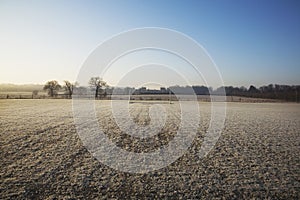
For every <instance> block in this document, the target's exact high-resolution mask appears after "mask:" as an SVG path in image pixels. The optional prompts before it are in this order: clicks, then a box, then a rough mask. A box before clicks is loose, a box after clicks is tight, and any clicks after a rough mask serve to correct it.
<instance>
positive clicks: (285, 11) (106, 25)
mask: <svg viewBox="0 0 300 200" xmlns="http://www.w3.org/2000/svg"><path fill="white" fill-rule="evenodd" d="M143 27H161V28H167V29H172V30H176V31H179V32H181V33H183V34H185V35H187V36H189V37H191V38H193V39H194V40H195V41H197V42H198V43H199V44H201V45H202V46H203V47H204V48H205V50H206V51H207V52H208V54H209V55H210V57H211V58H212V59H213V61H214V62H215V64H216V65H217V67H218V69H219V71H220V73H221V76H222V78H223V81H224V84H225V85H233V86H246V87H249V86H250V85H255V86H261V85H268V84H270V83H274V84H275V83H276V84H289V85H296V84H297V85H299V84H300V79H299V77H300V37H299V35H300V1H297V0H243V1H242V0H236V1H233V0H226V1H224V0H211V1H202V0H195V1H191V0H185V1H183V0H182V1H176V0H151V1H148V0H119V1H118V0H105V1H103V0H99V1H89V0H87V1H83V0H82V1H76V0H73V1H71V0H65V1H64V0H51V1H47V0H43V1H38V0H35V1H31V0H28V1H21V0H7V1H6V0H0V83H16V84H29V83H38V84H43V83H45V82H46V81H48V80H58V81H59V82H62V81H63V80H70V81H75V80H76V78H77V76H78V73H79V71H80V69H81V67H82V65H83V63H84V62H85V60H86V59H87V58H88V56H89V55H90V54H91V52H92V51H93V50H94V49H96V48H97V47H98V46H99V45H100V44H101V43H102V42H104V41H105V40H107V39H108V38H111V37H112V36H113V35H117V34H118V33H120V32H124V31H127V30H130V29H136V28H143ZM150 54H151V52H150ZM151 55H152V57H153V55H155V53H154V54H153V53H152V54H151ZM150 57H151V56H150ZM132 58H134V56H132ZM176 60H178V58H174V61H176ZM178 63H180V62H178ZM178 63H177V64H178ZM183 66H184V65H183ZM119 67H120V68H122V65H119ZM185 67H186V68H184V69H183V71H187V74H188V72H191V71H189V70H190V69H189V68H190V66H185ZM117 68H118V67H117ZM115 71H118V70H115ZM121 71H122V70H121ZM139 71H140V72H139ZM141 71H143V70H137V71H135V72H134V73H132V74H131V76H130V77H131V78H130V80H134V79H135V78H136V79H138V78H139V81H140V80H141V79H142V78H144V77H146V76H147V73H148V74H151V72H150V71H151V70H150V71H149V70H148V71H147V70H146V71H147V73H146V74H145V71H144V73H141ZM163 72H164V70H162V73H163ZM166 73H167V71H166ZM152 76H153V77H155V76H154V75H153V74H152ZM120 77H121V76H117V74H116V72H113V71H112V72H110V74H108V75H106V76H105V81H107V82H108V84H110V85H116V84H118V81H120V80H118V79H120ZM147 77H148V76H147ZM149 77H151V76H149ZM174 77H176V76H174ZM168 78H170V80H171V79H172V78H171V76H170V77H168ZM127 79H128V78H127ZM162 79H164V80H166V78H165V77H162ZM188 79H189V77H188ZM174 80H175V82H176V78H173V79H172V80H171V81H170V82H169V84H170V85H171V84H174V83H175V82H174ZM139 81H137V82H139ZM147 81H148V80H147ZM149 81H150V82H151V80H149ZM155 81H159V80H155ZM192 83H193V84H197V83H199V84H202V83H203V80H199V82H197V81H196V80H193V81H192ZM130 84H133V86H137V85H134V82H132V83H130ZM136 84H137V83H136ZM138 84H139V85H141V83H138ZM164 84H168V83H164Z"/></svg>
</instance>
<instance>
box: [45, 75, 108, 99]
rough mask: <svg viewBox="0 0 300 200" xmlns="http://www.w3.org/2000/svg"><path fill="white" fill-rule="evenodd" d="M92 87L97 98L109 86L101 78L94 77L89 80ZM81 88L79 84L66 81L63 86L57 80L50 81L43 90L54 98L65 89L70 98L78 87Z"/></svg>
mask: <svg viewBox="0 0 300 200" xmlns="http://www.w3.org/2000/svg"><path fill="white" fill-rule="evenodd" d="M89 85H90V87H92V88H94V89H95V91H96V93H95V97H96V98H97V97H98V96H99V93H100V92H101V91H102V90H104V89H103V88H106V87H107V86H108V85H107V84H106V82H105V81H103V80H102V79H101V78H100V77H92V78H91V79H90V80H89ZM78 86H79V83H77V82H74V83H72V82H70V81H67V80H65V81H64V84H63V85H60V84H59V83H58V82H57V81H56V80H52V81H48V82H47V83H46V84H45V85H44V88H43V90H45V91H47V93H48V95H49V96H50V97H54V96H56V95H57V94H58V92H59V91H60V90H61V89H63V90H64V91H65V94H66V95H68V96H69V97H70V98H71V97H72V95H73V91H74V89H75V88H76V87H78Z"/></svg>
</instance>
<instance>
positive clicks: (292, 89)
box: [43, 77, 300, 102]
mask: <svg viewBox="0 0 300 200" xmlns="http://www.w3.org/2000/svg"><path fill="white" fill-rule="evenodd" d="M88 84H89V87H88V88H87V87H82V86H81V87H80V86H79V84H78V83H77V82H74V83H72V82H70V81H67V80H65V81H64V83H63V85H60V84H59V83H58V82H57V81H55V80H52V81H48V82H47V83H46V84H45V85H44V88H43V89H44V90H45V91H47V93H48V95H49V96H50V97H55V96H56V95H57V94H58V92H59V91H61V90H63V91H64V92H65V95H67V96H68V97H69V98H71V97H72V95H73V92H74V89H75V88H76V89H78V91H80V90H82V91H84V90H87V89H92V90H93V91H94V94H95V98H100V97H106V96H107V95H111V94H112V93H114V94H120V95H122V94H127V95H130V94H133V95H135V94H174V93H176V94H191V91H192V93H193V94H196V95H210V94H213V95H218V94H222V92H223V91H225V93H226V96H241V97H252V98H266V99H279V100H284V101H296V102H299V101H300V98H299V96H300V85H296V86H295V85H292V86H290V85H278V84H269V85H267V86H261V87H259V88H256V87H255V86H253V85H251V86H250V87H249V88H248V89H247V88H246V87H243V86H242V87H233V86H224V87H219V88H217V89H213V88H212V87H206V86H178V85H177V86H170V87H168V88H164V87H162V88H161V89H160V90H149V89H146V88H145V87H141V88H139V89H135V88H133V87H124V88H113V87H110V86H109V85H108V84H107V83H106V82H105V81H103V79H102V78H100V77H91V78H90V80H89V82H88Z"/></svg>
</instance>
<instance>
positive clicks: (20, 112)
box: [0, 99, 300, 199]
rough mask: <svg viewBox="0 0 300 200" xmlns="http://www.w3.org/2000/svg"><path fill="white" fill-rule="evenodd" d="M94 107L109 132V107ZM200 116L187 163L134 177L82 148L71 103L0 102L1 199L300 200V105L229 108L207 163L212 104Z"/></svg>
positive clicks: (141, 119) (140, 107)
mask: <svg viewBox="0 0 300 200" xmlns="http://www.w3.org/2000/svg"><path fill="white" fill-rule="evenodd" d="M177 103H178V102H175V103H174V104H164V106H166V107H169V108H170V106H173V107H176V106H177V107H178V105H177ZM96 104H97V105H96V107H97V108H99V113H98V117H99V118H101V119H103V120H104V126H108V124H105V120H106V119H108V118H109V119H111V116H110V112H109V111H108V107H109V102H108V101H97V103H96ZM131 106H133V107H134V108H135V109H134V110H135V114H133V115H134V116H133V118H134V120H135V122H136V123H139V124H145V123H146V124H147V123H148V120H149V118H148V117H147V115H138V114H139V113H144V112H146V111H144V110H145V109H146V110H147V106H149V105H146V107H145V105H144V104H143V103H134V104H132V105H131ZM169 108H168V109H169ZM200 111H201V123H200V127H199V130H198V133H197V136H196V138H195V140H194V142H193V144H192V146H191V147H190V148H189V149H188V150H187V151H186V153H185V154H184V155H183V156H182V157H180V158H179V159H178V160H176V161H175V162H174V163H172V164H171V165H169V166H167V167H165V168H162V169H159V170H156V171H152V172H149V173H145V174H135V173H126V172H120V171H117V170H114V169H112V168H110V167H109V166H106V165H104V164H102V163H101V162H99V161H98V160H97V159H96V158H94V157H93V156H92V155H91V154H90V153H89V151H88V150H87V149H86V148H85V147H84V146H83V143H82V141H81V139H80V138H79V136H78V134H77V131H76V127H75V124H74V119H73V112H72V100H67V99H64V100H60V99H52V100H51V99H48V100H47V99H41V100H39V99H36V100H26V99H23V100H21V99H20V100H19V99H15V100H14V99H8V100H0V148H1V149H0V160H1V168H0V180H1V181H0V198H1V199H106V198H109V199H132V198H133V199H149V198H155V199H211V198H216V199H236V198H238V199H240V198H243V199H249V198H267V199H268V198H269V199H300V155H299V147H300V131H299V130H300V105H299V104H293V103H233V102H232V103H227V117H226V122H225V128H224V130H223V132H222V135H221V137H220V138H219V140H218V142H217V144H216V145H215V147H214V148H213V150H212V151H211V152H210V153H209V154H208V156H207V157H205V158H202V159H199V157H198V156H197V152H198V151H199V148H200V146H201V144H202V142H203V136H204V134H205V131H206V130H207V128H208V126H209V121H210V103H206V102H200ZM168 123H170V124H172V123H173V124H176V123H175V122H172V120H171V121H169V122H168ZM110 126H111V124H110ZM170 127H172V126H170ZM107 129H108V130H109V131H110V133H108V134H109V137H110V139H111V140H112V141H114V142H116V143H117V144H118V145H119V146H120V147H123V148H126V149H128V150H132V151H135V150H137V146H139V145H140V144H136V145H137V146H135V145H127V142H128V141H130V139H128V138H126V136H124V137H122V138H121V140H120V137H118V139H116V138H114V137H116V136H117V135H115V133H114V130H116V131H117V129H118V127H107ZM175 129H176V128H175ZM164 134H174V133H172V131H171V130H164ZM118 136H119V135H118ZM122 139H124V140H122ZM157 139H158V140H155V141H156V143H155V141H154V144H153V145H150V146H146V147H145V148H146V149H147V148H156V147H158V145H166V144H167V142H168V141H169V140H170V137H158V138H157ZM125 141H126V142H125ZM140 146H141V145H140ZM140 146H139V147H138V148H141V147H140ZM148 150H149V149H148Z"/></svg>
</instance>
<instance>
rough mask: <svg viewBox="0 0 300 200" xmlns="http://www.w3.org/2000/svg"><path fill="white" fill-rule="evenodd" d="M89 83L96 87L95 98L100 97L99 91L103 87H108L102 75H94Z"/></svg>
mask: <svg viewBox="0 0 300 200" xmlns="http://www.w3.org/2000/svg"><path fill="white" fill-rule="evenodd" d="M89 85H90V86H91V87H92V88H94V89H95V98H98V96H99V92H101V90H102V88H103V87H106V86H107V84H106V82H105V81H103V80H102V78H100V77H92V78H91V79H90V81H89Z"/></svg>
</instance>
